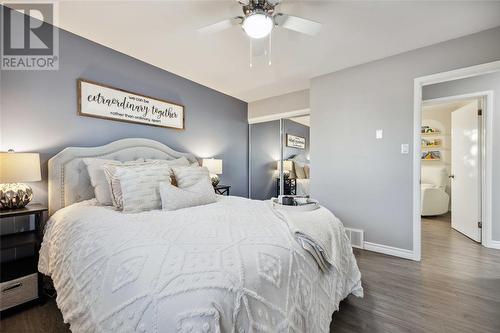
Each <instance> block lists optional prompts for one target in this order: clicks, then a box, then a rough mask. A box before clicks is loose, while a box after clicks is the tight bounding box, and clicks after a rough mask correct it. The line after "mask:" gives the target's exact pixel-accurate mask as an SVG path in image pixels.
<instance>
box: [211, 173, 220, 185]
mask: <svg viewBox="0 0 500 333" xmlns="http://www.w3.org/2000/svg"><path fill="white" fill-rule="evenodd" d="M210 180H211V181H212V186H213V187H215V186H217V185H219V176H217V175H210Z"/></svg>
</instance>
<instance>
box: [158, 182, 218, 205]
mask: <svg viewBox="0 0 500 333" xmlns="http://www.w3.org/2000/svg"><path fill="white" fill-rule="evenodd" d="M160 196H161V207H162V209H163V210H177V209H181V208H187V207H194V206H201V205H208V204H211V203H214V202H217V195H216V194H215V192H214V188H213V187H212V183H211V182H210V180H209V179H208V178H201V179H200V180H199V181H198V182H197V183H195V184H193V185H191V186H189V187H185V188H178V187H176V186H174V185H172V184H170V183H169V182H163V183H160Z"/></svg>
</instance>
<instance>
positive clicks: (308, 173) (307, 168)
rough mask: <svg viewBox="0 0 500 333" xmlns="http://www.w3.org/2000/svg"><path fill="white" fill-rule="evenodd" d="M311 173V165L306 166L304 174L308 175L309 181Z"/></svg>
mask: <svg viewBox="0 0 500 333" xmlns="http://www.w3.org/2000/svg"><path fill="white" fill-rule="evenodd" d="M310 171H311V169H310V167H309V164H305V165H304V173H305V174H306V178H307V179H309V178H311V174H310Z"/></svg>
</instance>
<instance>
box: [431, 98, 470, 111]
mask: <svg viewBox="0 0 500 333" xmlns="http://www.w3.org/2000/svg"><path fill="white" fill-rule="evenodd" d="M473 102H475V100H458V101H450V102H437V103H424V106H423V110H424V111H426V112H453V111H455V110H457V109H460V108H461V107H463V106H466V105H467V104H470V103H473Z"/></svg>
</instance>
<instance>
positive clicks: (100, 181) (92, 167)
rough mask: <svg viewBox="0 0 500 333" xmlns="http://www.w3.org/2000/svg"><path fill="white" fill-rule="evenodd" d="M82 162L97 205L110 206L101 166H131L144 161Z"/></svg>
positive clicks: (109, 194) (110, 200) (89, 159)
mask: <svg viewBox="0 0 500 333" xmlns="http://www.w3.org/2000/svg"><path fill="white" fill-rule="evenodd" d="M83 162H84V163H85V165H87V171H88V173H89V177H90V183H91V184H92V187H93V188H94V195H95V198H96V199H97V201H98V202H99V204H101V205H108V206H110V205H112V204H113V200H112V199H111V191H110V189H109V185H108V182H107V180H106V176H105V175H104V170H103V169H102V166H103V165H104V164H112V165H132V164H137V163H144V159H143V158H141V159H137V160H135V161H127V162H120V161H115V160H108V159H104V158H90V157H89V158H84V159H83Z"/></svg>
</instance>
